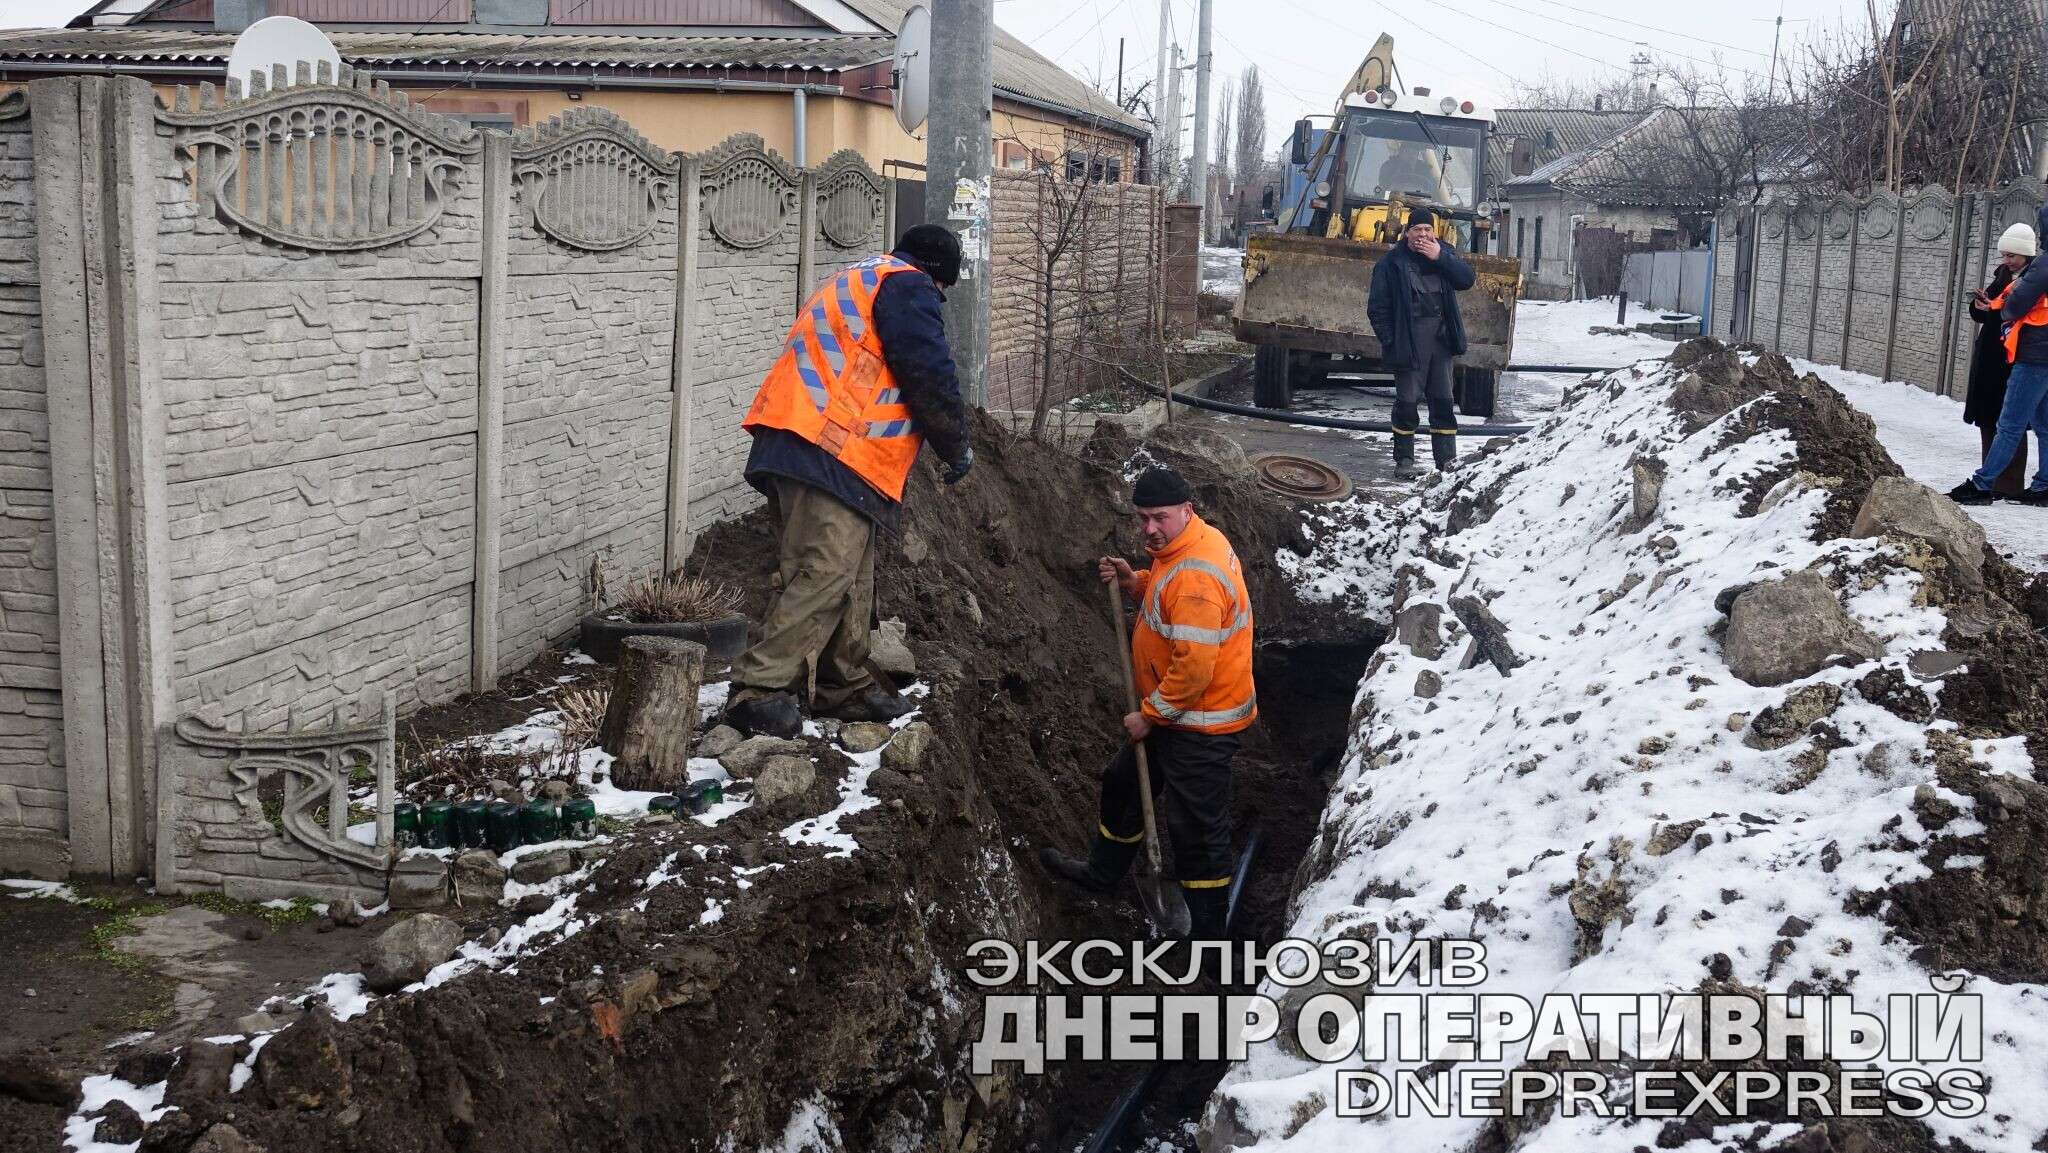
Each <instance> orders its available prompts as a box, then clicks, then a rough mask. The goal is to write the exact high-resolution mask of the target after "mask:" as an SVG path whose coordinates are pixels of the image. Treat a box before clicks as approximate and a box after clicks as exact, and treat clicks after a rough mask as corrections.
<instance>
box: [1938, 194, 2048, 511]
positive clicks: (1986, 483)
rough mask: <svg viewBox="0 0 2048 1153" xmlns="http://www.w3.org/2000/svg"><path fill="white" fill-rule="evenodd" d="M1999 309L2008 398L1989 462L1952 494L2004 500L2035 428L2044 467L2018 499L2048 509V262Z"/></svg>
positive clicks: (2046, 221)
mask: <svg viewBox="0 0 2048 1153" xmlns="http://www.w3.org/2000/svg"><path fill="white" fill-rule="evenodd" d="M2041 224H2042V227H2044V228H2048V205H2043V206H2042V211H2041ZM1986 304H1987V306H1989V307H1994V308H1997V309H1998V315H1999V320H2000V322H2001V323H2002V324H2003V326H2004V330H2003V332H2002V334H2001V335H2002V337H2003V344H2004V346H2005V357H2006V361H2007V363H2009V364H2011V365H2012V373H2011V375H2010V376H2008V377H2007V378H2006V382H2005V400H2004V402H2003V403H2002V404H2000V405H1999V409H1998V433H1997V435H1996V436H1994V437H1993V438H1992V440H1991V449H1990V451H1988V452H1986V453H1985V454H1984V463H1983V465H1982V466H1981V467H1979V468H1978V469H1977V471H1976V472H1975V473H1973V474H1971V476H1970V479H1968V480H1966V481H1964V482H1963V483H1961V484H1959V485H1957V486H1956V487H1955V488H1953V489H1950V490H1949V494H1948V495H1949V497H1950V498H1951V499H1953V500H1954V501H1955V502H1956V503H1957V504H1990V503H1991V502H1992V501H1994V500H1997V499H1998V494H1997V493H1995V492H1993V491H1992V486H1994V485H1996V484H1997V483H1998V477H1999V474H2000V473H2002V472H2004V471H2005V469H2006V466H2007V465H2009V464H2011V463H2012V460H2013V458H2014V457H2015V456H2018V455H2019V453H2020V451H2021V449H2023V448H2024V447H2025V446H2026V443H2027V432H2028V430H2030V429H2031V430H2032V431H2033V433H2034V439H2035V441H2036V442H2037V443H2036V447H2037V448H2038V449H2039V450H2040V456H2041V463H2040V465H2039V467H2038V468H2037V469H2036V471H2035V472H2034V483H2033V484H2031V485H2029V486H2028V487H2027V488H2026V489H2025V491H2023V492H2021V493H2020V494H2019V495H2018V496H2017V497H2014V498H2013V499H2015V500H2018V501H2020V502H2021V503H2023V504H2031V505H2035V506H2048V260H2042V259H2040V258H2038V257H2037V258H2035V260H2034V261H2033V263H2032V264H2029V265H2028V266H2027V268H2026V271H2024V272H2022V273H2020V274H2019V275H2018V276H2016V277H2014V278H2013V282H2012V287H2010V288H2008V289H2006V290H2005V292H2004V293H2002V294H2001V295H2000V296H1999V297H1998V298H1997V299H1995V300H1989V301H1987V302H1986Z"/></svg>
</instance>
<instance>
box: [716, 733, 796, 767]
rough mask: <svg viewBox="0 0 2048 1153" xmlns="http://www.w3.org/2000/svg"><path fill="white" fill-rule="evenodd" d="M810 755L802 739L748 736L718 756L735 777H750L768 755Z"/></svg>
mask: <svg viewBox="0 0 2048 1153" xmlns="http://www.w3.org/2000/svg"><path fill="white" fill-rule="evenodd" d="M808 755H810V746H808V745H806V744H804V743H803V742H802V741H789V740H784V739H782V738H781V737H766V736H763V737H748V738H747V739H746V740H744V741H741V742H740V743H739V744H738V745H736V746H734V747H733V749H732V751H730V752H728V753H726V754H725V755H724V756H722V757H720V758H718V763H719V764H721V765H723V766H725V771H726V772H728V773H731V774H732V775H733V776H735V777H751V776H753V775H754V774H756V773H758V772H760V771H761V767H762V766H763V765H765V764H767V763H768V758H770V757H800V756H808Z"/></svg>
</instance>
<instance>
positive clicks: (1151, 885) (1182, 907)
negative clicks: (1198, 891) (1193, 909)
mask: <svg viewBox="0 0 2048 1153" xmlns="http://www.w3.org/2000/svg"><path fill="white" fill-rule="evenodd" d="M1136 879H1137V882H1138V904H1139V905H1140V906H1142V907H1143V908H1144V910H1145V919H1146V920H1148V921H1151V922H1152V926H1153V928H1155V929H1158V930H1159V932H1160V933H1161V934H1162V935H1164V936H1168V937H1185V936H1187V935H1188V931H1189V930H1190V929H1192V928H1193V927H1194V919H1193V918H1192V917H1191V916H1189V915H1188V903H1187V899H1186V898H1185V897H1183V896H1181V891H1180V886H1179V885H1176V884H1172V883H1170V882H1168V881H1166V880H1165V878H1163V877H1161V876H1160V875H1159V874H1157V873H1140V874H1138V876H1137V878H1136Z"/></svg>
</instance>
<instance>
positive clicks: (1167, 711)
mask: <svg viewBox="0 0 2048 1153" xmlns="http://www.w3.org/2000/svg"><path fill="white" fill-rule="evenodd" d="M1145 703H1146V704H1149V705H1151V706H1152V707H1153V708H1154V709H1157V710H1158V711H1159V715H1160V716H1162V717H1165V718H1166V719H1167V721H1169V722H1170V723H1172V724H1176V725H1186V726H1187V727H1189V728H1191V729H1199V728H1203V727H1206V726H1208V725H1227V724H1229V723H1230V722H1232V721H1241V720H1243V719H1245V718H1246V717H1248V716H1251V715H1252V714H1253V713H1254V712H1256V711H1258V707H1259V695H1258V694H1257V693H1253V694H1252V695H1251V696H1248V697H1246V698H1245V700H1244V703H1243V704H1241V705H1238V706H1237V707H1235V708H1229V709H1177V708H1174V707H1173V706H1172V705H1170V704H1168V703H1166V698H1165V697H1162V696H1160V695H1159V690H1158V689H1153V690H1152V695H1151V696H1148V697H1146V698H1145Z"/></svg>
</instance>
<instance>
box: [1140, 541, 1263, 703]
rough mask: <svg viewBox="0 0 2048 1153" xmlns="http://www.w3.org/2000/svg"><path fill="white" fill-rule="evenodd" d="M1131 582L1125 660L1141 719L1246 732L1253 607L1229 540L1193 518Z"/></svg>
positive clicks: (1253, 699) (1251, 698) (1251, 695)
mask: <svg viewBox="0 0 2048 1153" xmlns="http://www.w3.org/2000/svg"><path fill="white" fill-rule="evenodd" d="M1137 577H1138V603H1139V606H1140V607H1139V610H1138V626H1137V629H1136V630H1135V631H1134V633H1133V634H1132V636H1131V660H1132V665H1133V668H1134V670H1135V673H1136V676H1137V680H1138V695H1139V696H1140V697H1141V698H1143V702H1144V703H1143V705H1142V706H1141V708H1142V710H1143V712H1144V714H1145V716H1146V717H1148V718H1150V719H1151V720H1152V721H1153V723H1155V724H1164V725H1168V726H1170V727H1172V728H1176V729H1192V730H1194V731H1195V732H1198V733H1234V732H1238V731H1239V730H1241V729H1245V728H1248V727H1250V726H1251V723H1252V721H1253V720H1255V719H1257V718H1258V715H1259V703H1258V694H1257V692H1256V691H1254V689H1253V687H1252V602H1251V597H1250V596H1249V595H1247V594H1246V592H1245V587H1244V570H1243V568H1242V567H1241V566H1240V565H1239V564H1238V563H1237V553H1236V551H1235V550H1233V549H1232V548H1231V547H1230V542H1229V541H1228V540H1226V539H1224V536H1223V534H1222V533H1221V532H1218V531H1217V530H1216V529H1215V528H1213V527H1212V526H1210V525H1209V523H1208V522H1206V521H1204V520H1203V519H1202V518H1201V517H1194V518H1192V519H1190V520H1189V521H1188V526H1187V527H1186V528H1185V529H1182V530H1181V534H1180V535H1179V536H1177V537H1175V538H1174V539H1173V541H1172V542H1171V543H1169V544H1168V545H1167V546H1166V548H1165V549H1163V550H1161V551H1159V552H1156V553H1153V554H1152V567H1151V568H1149V569H1145V570H1142V571H1140V572H1139V573H1138V574H1137Z"/></svg>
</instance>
